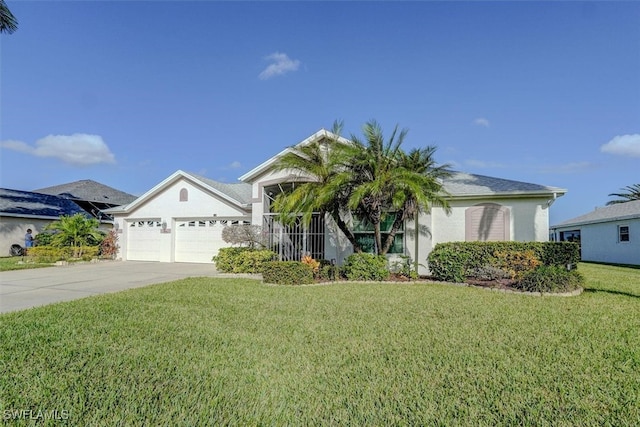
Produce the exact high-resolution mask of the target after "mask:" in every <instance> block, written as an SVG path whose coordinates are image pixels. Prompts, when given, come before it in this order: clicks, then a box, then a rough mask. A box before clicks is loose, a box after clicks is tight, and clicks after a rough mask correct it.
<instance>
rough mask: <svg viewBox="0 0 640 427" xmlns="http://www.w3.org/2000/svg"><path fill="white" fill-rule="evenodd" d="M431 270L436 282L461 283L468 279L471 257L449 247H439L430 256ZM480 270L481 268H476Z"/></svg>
mask: <svg viewBox="0 0 640 427" xmlns="http://www.w3.org/2000/svg"><path fill="white" fill-rule="evenodd" d="M428 261H429V270H430V271H431V274H432V275H433V277H434V278H435V279H436V280H443V281H446V282H456V283H461V282H464V280H465V279H466V277H467V269H471V267H468V264H469V255H468V254H467V253H466V252H462V251H458V250H456V248H454V247H452V246H448V245H442V246H438V245H436V247H435V248H434V249H433V251H431V253H430V254H429V258H428ZM474 268H480V267H474Z"/></svg>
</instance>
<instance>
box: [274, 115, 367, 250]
mask: <svg viewBox="0 0 640 427" xmlns="http://www.w3.org/2000/svg"><path fill="white" fill-rule="evenodd" d="M341 130H342V123H341V122H338V121H336V122H335V123H334V125H333V130H332V135H333V136H334V137H332V138H331V139H330V140H328V141H326V140H325V141H314V142H311V143H310V144H307V145H303V146H295V147H290V148H289V151H288V152H287V153H286V154H285V155H283V156H282V157H281V158H280V159H279V160H278V162H277V163H276V164H275V166H274V170H275V171H283V170H288V171H291V172H293V173H294V174H295V175H294V179H295V181H296V185H295V187H294V188H293V190H292V191H291V192H288V193H281V194H279V195H278V196H277V197H276V198H275V200H274V202H273V209H274V211H275V212H278V219H279V220H280V221H282V222H284V223H292V222H293V221H294V220H295V219H296V218H297V217H299V216H300V217H301V218H302V222H303V223H304V224H305V225H309V224H310V222H311V219H312V216H313V213H314V212H319V213H320V214H325V213H328V214H329V215H330V216H331V218H332V219H333V220H334V221H335V223H336V225H337V226H338V228H339V229H340V230H341V231H342V233H343V234H344V235H345V236H346V237H347V239H348V240H349V242H350V243H351V244H352V245H353V247H354V251H356V252H361V249H360V245H359V244H358V242H357V240H356V238H355V235H354V234H353V231H352V230H351V228H350V227H349V225H348V223H347V221H346V219H345V207H346V205H347V199H348V193H347V191H346V189H345V188H336V187H335V185H334V183H335V178H336V175H337V173H338V172H339V171H340V170H341V165H342V164H344V163H345V158H344V156H345V155H348V153H349V152H350V151H349V147H348V145H347V144H345V143H344V142H342V141H341V140H340V138H339V135H340V132H341ZM301 179H302V180H303V181H302V182H300V180H301Z"/></svg>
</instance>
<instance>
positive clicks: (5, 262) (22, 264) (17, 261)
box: [0, 256, 52, 271]
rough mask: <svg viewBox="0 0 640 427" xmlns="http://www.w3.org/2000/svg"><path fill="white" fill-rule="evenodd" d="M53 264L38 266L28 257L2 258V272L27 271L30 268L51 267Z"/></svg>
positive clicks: (0, 269) (0, 264)
mask: <svg viewBox="0 0 640 427" xmlns="http://www.w3.org/2000/svg"><path fill="white" fill-rule="evenodd" d="M51 266H52V264H50V263H49V264H38V263H35V262H33V261H32V260H30V259H29V258H28V257H22V256H14V257H0V271H8V270H26V269H28V268H40V267H51Z"/></svg>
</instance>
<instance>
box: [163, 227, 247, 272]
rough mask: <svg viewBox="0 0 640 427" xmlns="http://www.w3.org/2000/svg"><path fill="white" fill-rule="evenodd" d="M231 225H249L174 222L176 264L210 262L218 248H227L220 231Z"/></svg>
mask: <svg viewBox="0 0 640 427" xmlns="http://www.w3.org/2000/svg"><path fill="white" fill-rule="evenodd" d="M231 224H249V221H231V220H211V219H200V220H189V221H176V252H175V261H176V262H203V263H208V262H212V261H211V258H212V257H213V256H214V255H217V254H218V250H219V249H220V248H224V247H227V246H229V244H228V243H225V241H224V240H222V229H223V228H224V227H225V226H226V225H231Z"/></svg>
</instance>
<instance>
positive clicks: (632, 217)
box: [550, 200, 640, 265]
mask: <svg viewBox="0 0 640 427" xmlns="http://www.w3.org/2000/svg"><path fill="white" fill-rule="evenodd" d="M550 233H551V237H552V239H553V240H557V241H575V242H579V243H580V253H581V258H582V260H583V261H594V262H605V263H613V264H631V265H640V200H633V201H630V202H625V203H618V204H615V205H610V206H605V207H598V208H596V209H595V210H593V211H591V212H589V213H587V214H584V215H581V216H579V217H577V218H573V219H569V220H567V221H563V222H561V223H560V224H557V225H554V226H552V227H551V229H550Z"/></svg>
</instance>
